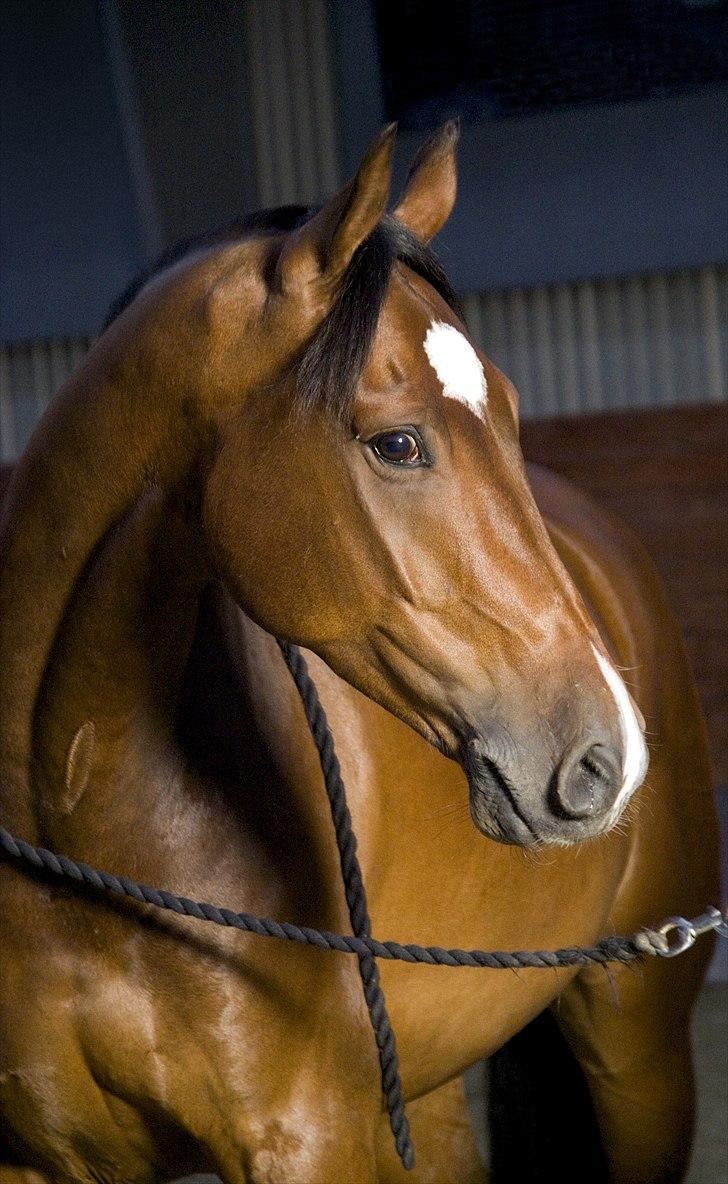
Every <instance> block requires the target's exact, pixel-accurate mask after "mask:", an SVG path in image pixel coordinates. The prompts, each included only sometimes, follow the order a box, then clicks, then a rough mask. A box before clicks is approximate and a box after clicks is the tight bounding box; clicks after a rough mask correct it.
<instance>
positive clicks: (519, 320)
mask: <svg viewBox="0 0 728 1184" xmlns="http://www.w3.org/2000/svg"><path fill="white" fill-rule="evenodd" d="M465 308H466V314H467V318H468V322H469V324H470V328H471V331H472V333H473V335H474V337H475V338H476V340H477V341H478V342H479V344H480V345H481V346H482V347H483V349H484V350H485V352H486V354H487V355H488V356H489V357H490V358H492V359H493V361H494V362H495V363H496V365H498V366H499V367H500V368H501V370H503V371H504V372H505V373H506V374H508V376H509V377H510V378H511V379H512V380H513V382H514V383H515V384H516V386H517V387H518V389H519V391H520V394H521V413H522V415H523V417H524V418H526V419H528V418H533V417H535V416H552V415H563V414H580V413H584V412H588V411H602V410H609V409H611V408H618V407H667V406H683V405H685V404H689V403H717V402H722V401H725V400H726V399H727V398H728V381H727V378H726V373H727V371H728V266H722V267H703V268H699V269H697V270H695V271H685V272H677V273H675V274H673V275H652V276H632V277H630V278H629V279H624V280H605V281H600V282H587V283H580V284H569V285H559V286H558V287H554V288H531V289H519V290H515V291H509V292H491V293H486V294H483V295H474V296H468V297H466V299H465ZM90 343H91V339H90V338H83V339H74V340H70V341H48V342H33V343H31V344H26V345H13V346H8V345H5V346H0V459H2V460H3V461H10V460H13V459H14V458H15V457H16V456H18V455H19V453H20V451H21V450H22V448H23V447H24V446H25V443H26V441H27V438H28V435H29V433H30V431H31V429H32V427H33V425H34V424H35V422H36V420H37V419H38V417H39V415H40V414H41V412H42V410H43V408H44V407H45V405H46V403H47V402H48V400H49V399H50V397H51V396H52V394H53V393H54V392H55V390H57V388H58V387H59V386H60V385H61V383H62V382H63V381H64V380H65V379H66V378H67V377H68V375H69V374H70V373H71V371H72V370H73V369H74V367H75V366H76V365H77V364H78V362H79V360H80V359H81V358H82V357H83V355H84V353H85V351H86V349H87V348H88V346H89V345H90Z"/></svg>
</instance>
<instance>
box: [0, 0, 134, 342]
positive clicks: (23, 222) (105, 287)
mask: <svg viewBox="0 0 728 1184" xmlns="http://www.w3.org/2000/svg"><path fill="white" fill-rule="evenodd" d="M3 25H4V34H5V35H4V37H3V38H2V49H1V50H0V55H1V56H0V111H1V113H2V116H1V117H2V155H1V157H0V257H1V259H2V271H1V273H0V340H5V341H15V340H19V339H20V340H22V339H28V338H33V337H51V336H70V335H76V334H82V333H87V332H90V331H92V330H95V329H96V327H97V326H98V322H99V313H100V310H101V309H103V308H105V307H106V305H107V304H108V302H109V300H110V298H111V297H112V296H113V294H114V293H116V292H118V291H119V289H120V288H121V287H122V286H123V285H124V284H125V283H126V282H127V280H128V278H129V276H130V275H131V274H132V273H133V272H134V271H135V270H136V269H137V268H138V267H139V265H140V264H141V262H142V258H143V250H142V242H141V237H140V231H139V226H138V222H137V217H136V211H135V203H134V195H133V192H132V187H131V182H130V177H129V171H128V167H127V161H126V157H125V152H124V144H123V138H122V130H121V126H120V122H119V118H118V113H117V107H116V103H115V97H114V91H113V86H112V83H111V79H110V76H109V72H108V69H107V64H106V61H105V58H104V53H103V46H102V41H101V36H100V31H99V26H98V24H97V22H96V19H95V16H94V5H93V3H92V2H91V0H55V2H54V3H48V2H45V3H43V2H41V0H5V2H4V4H3Z"/></svg>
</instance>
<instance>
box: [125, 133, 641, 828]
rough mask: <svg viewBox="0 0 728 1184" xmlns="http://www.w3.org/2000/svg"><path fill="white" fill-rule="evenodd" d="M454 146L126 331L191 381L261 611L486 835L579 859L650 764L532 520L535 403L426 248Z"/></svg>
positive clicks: (197, 270) (221, 515)
mask: <svg viewBox="0 0 728 1184" xmlns="http://www.w3.org/2000/svg"><path fill="white" fill-rule="evenodd" d="M456 139H457V131H456V128H455V126H454V125H452V124H448V125H446V126H445V127H444V128H443V129H442V130H441V131H440V132H439V133H438V134H436V135H435V136H434V137H433V138H432V139H431V140H430V141H429V142H428V143H427V144H426V145H425V146H424V148H423V149H422V150H421V151H420V153H419V155H418V157H417V159H416V160H415V163H414V166H413V168H412V170H411V172H410V175H409V178H408V180H407V183H406V186H405V189H404V192H403V195H402V197H401V199H400V201H399V203H398V204H397V206H396V208H395V210H394V213H393V214H388V213H387V206H388V202H389V195H390V181H391V176H390V175H391V161H392V151H393V144H394V133H393V129H392V128H388V129H386V130H385V131H384V132H383V133H382V134H381V135H380V136H379V138H378V139H377V140H376V141H375V142H374V144H373V145H372V147H371V148H370V149H369V151H368V153H367V155H366V156H365V158H364V160H363V162H362V164H361V166H360V168H359V171H358V172H357V174H356V176H355V178H354V179H353V181H352V182H351V183H350V184H349V185H347V186H346V187H345V188H344V189H342V190H341V192H340V193H338V194H337V195H336V196H335V197H333V198H332V199H331V200H330V201H328V202H327V203H326V204H325V205H324V206H323V207H322V208H320V209H319V210H318V211H316V212H313V213H311V214H310V216H309V215H308V214H303V213H301V212H300V211H296V210H290V209H289V210H287V211H286V210H284V211H281V212H279V214H278V216H277V217H275V216H274V217H271V218H269V219H267V220H266V219H264V218H263V219H259V220H258V221H257V223H253V224H251V226H250V228H249V230H248V232H247V233H246V234H244V235H243V236H242V237H236V238H233V239H232V240H228V241H218V242H215V243H211V244H210V245H209V246H208V247H206V248H205V249H200V250H198V251H197V252H196V253H193V254H191V255H190V256H189V257H188V258H187V259H185V260H184V261H183V262H182V263H181V264H178V265H177V267H176V268H173V269H172V270H170V271H168V272H167V273H166V274H165V275H163V276H161V277H160V278H158V279H157V280H156V281H155V282H154V283H152V284H150V285H148V286H147V288H146V289H145V292H144V293H142V296H141V299H140V300H137V301H135V302H134V305H133V306H132V308H131V309H129V310H127V313H125V314H124V317H122V318H120V320H121V321H122V322H123V321H124V318H125V317H127V316H130V315H131V316H134V315H136V317H137V322H138V321H139V318H140V317H142V319H143V320H144V324H145V325H146V333H147V337H148V339H150V340H152V341H153V343H154V345H155V348H156V349H157V350H158V351H160V350H161V352H162V353H163V354H164V357H165V358H166V359H167V364H168V365H169V364H171V365H174V364H175V362H174V359H175V356H176V355H177V354H178V355H179V357H180V358H182V356H184V358H185V359H187V375H186V378H185V385H186V387H188V388H189V390H190V391H191V394H190V395H189V398H188V400H187V407H188V410H187V412H186V413H185V414H186V417H187V418H186V421H185V422H187V421H188V420H189V419H193V420H194V421H195V423H197V424H199V425H200V439H202V440H203V441H204V447H203V448H202V450H201V453H200V457H199V472H200V474H201V475H200V482H201V485H200V513H201V520H202V523H203V529H204V536H205V538H206V540H207V544H208V545H209V551H210V556H211V560H212V564H213V566H214V569H215V571H216V573H217V574H218V575H219V577H220V578H221V579H222V580H223V581H224V583H225V584H226V586H227V588H228V589H229V591H230V592H231V594H232V595H233V597H234V598H235V600H236V601H237V603H238V604H239V606H240V607H241V608H242V609H243V611H244V612H245V613H246V614H247V615H248V616H249V617H250V618H251V619H252V620H253V621H255V622H256V623H257V624H259V625H260V626H262V627H263V628H264V629H266V630H268V631H269V632H271V633H274V634H277V635H279V636H281V637H284V638H286V639H288V640H290V641H293V642H296V643H298V644H300V645H302V646H305V647H308V648H310V649H311V650H313V651H315V652H316V653H317V654H318V655H320V657H321V658H322V659H323V660H324V661H325V662H326V663H328V664H329V666H330V667H331V668H332V669H333V670H334V671H335V672H336V673H337V674H338V675H340V676H341V677H342V678H343V679H345V680H346V681H348V682H349V683H351V684H352V685H353V686H355V687H356V688H358V689H359V690H360V691H362V692H363V693H364V694H366V695H368V696H369V697H371V698H372V699H373V700H375V701H376V702H377V703H379V704H381V705H382V706H383V707H385V708H386V709H387V710H389V711H391V712H393V713H394V714H395V715H397V716H398V717H400V718H401V719H402V720H404V721H405V722H406V723H407V724H409V725H411V727H412V728H414V729H415V730H416V731H417V732H419V733H420V734H421V735H422V736H423V737H425V738H426V739H427V740H428V741H429V742H431V743H432V744H434V745H436V746H437V747H438V748H439V749H440V750H441V751H442V752H444V753H445V754H447V755H448V756H450V757H452V758H454V759H456V760H459V761H460V762H461V763H462V765H463V767H464V769H465V770H466V772H467V776H468V781H469V786H470V803H471V813H472V817H473V819H474V822H475V824H476V825H477V827H478V828H479V829H480V830H481V831H482V832H483V833H485V834H487V835H490V836H492V837H493V838H495V839H499V840H501V841H504V842H510V843H516V844H519V845H523V846H528V845H532V844H535V843H540V842H546V843H573V842H577V841H580V840H583V839H585V838H588V837H590V836H594V835H596V834H599V833H601V832H603V831H605V830H608V829H609V828H610V827H611V826H613V825H614V823H615V822H616V821H617V819H618V818H619V816H620V814H621V812H622V810H623V808H624V806H625V804H626V803H627V801H628V800H629V798H630V796H631V795H632V793H633V792H634V790H635V789H636V788H637V787H638V785H639V784H640V782H641V781H642V778H643V776H644V773H645V770H646V763H647V754H646V746H645V742H644V739H643V734H642V727H641V723H640V717H639V715H638V713H637V711H636V709H635V706H634V705H633V703H632V700H631V698H630V696H629V694H628V692H627V690H626V687H625V684H624V682H623V681H622V679H621V677H620V675H619V674H618V672H617V670H616V668H615V665H614V663H613V661H612V659H611V657H610V656H609V654H608V652H607V651H606V649H605V647H604V644H603V642H602V640H601V639H600V636H599V634H598V632H597V630H596V628H595V625H594V624H593V622H592V620H591V619H590V617H589V614H588V612H587V610H586V608H585V606H584V604H583V602H582V600H581V598H580V596H579V593H578V592H577V590H576V588H575V586H574V584H573V583H572V580H571V578H570V576H569V575H568V573H567V571H566V570H565V568H564V566H563V565H562V563H561V561H560V559H559V557H558V555H557V553H556V551H555V549H554V546H553V544H552V542H551V539H550V537H549V534H548V532H547V529H546V526H545V524H544V522H543V520H542V518H541V516H540V514H539V512H538V509H537V507H536V505H535V502H534V500H533V497H532V494H531V491H530V488H529V484H528V480H527V477H526V473H525V470H524V464H523V459H522V456H521V453H520V449H519V443H518V420H517V394H516V391H515V390H514V388H513V386H512V384H511V383H510V382H509V381H508V379H507V378H506V377H505V376H504V375H503V374H501V373H500V372H499V370H498V369H497V368H496V367H495V366H494V365H493V364H492V363H491V362H490V361H489V360H488V359H487V358H486V357H485V356H484V355H483V354H482V353H481V352H480V351H479V350H478V349H477V347H476V346H475V345H474V343H473V342H472V341H471V339H470V337H469V336H468V332H467V329H466V328H465V326H464V324H463V322H462V320H461V318H460V316H459V315H458V311H457V302H456V300H455V297H454V296H453V293H452V291H451V289H450V286H449V284H448V282H447V279H446V277H445V276H444V274H443V272H442V270H441V268H440V267H439V266H438V264H437V263H436V261H435V259H434V256H433V255H432V253H431V252H430V250H429V248H428V246H427V243H428V242H429V240H430V239H431V238H432V237H433V236H434V235H435V234H436V233H437V232H438V231H439V229H440V228H441V226H442V225H443V224H444V222H445V221H446V219H447V218H448V216H449V214H450V212H451V209H452V207H453V204H454V201H455V190H456V168H455V143H456ZM134 308H137V313H136V314H134V311H133V310H134ZM138 308H141V309H142V311H141V312H139V311H138ZM150 335H151V336H150ZM162 343H163V345H164V348H163V349H162ZM168 382H169V380H168ZM190 408H191V410H190ZM182 430H183V427H182V425H181V426H180V431H182ZM184 430H186V429H184Z"/></svg>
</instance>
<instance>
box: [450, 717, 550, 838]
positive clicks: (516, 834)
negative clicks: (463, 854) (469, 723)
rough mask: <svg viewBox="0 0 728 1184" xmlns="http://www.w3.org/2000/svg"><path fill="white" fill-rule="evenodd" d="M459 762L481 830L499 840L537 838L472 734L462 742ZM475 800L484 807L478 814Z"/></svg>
mask: <svg viewBox="0 0 728 1184" xmlns="http://www.w3.org/2000/svg"><path fill="white" fill-rule="evenodd" d="M463 764H464V766H465V771H466V773H467V777H468V784H469V786H470V814H471V817H472V819H473V822H474V823H475V825H476V826H477V828H478V830H480V831H481V832H482V833H483V834H486V835H487V836H488V837H489V838H493V839H496V840H497V841H498V842H501V843H514V844H516V845H518V846H519V847H531V846H533V845H534V844H535V843H538V842H540V841H541V838H540V836H539V835H538V834H537V833H536V831H535V830H534V829H533V827H532V826H531V823H530V822H529V820H528V818H527V817H526V815H525V814H524V812H523V810H522V808H521V806H520V804H519V802H518V798H517V796H516V794H515V792H514V790H513V787H512V786H511V785H510V784H509V782H508V781H507V779H506V778H505V777H504V776H503V773H502V772H501V770H500V769H499V768H498V766H497V765H496V763H495V762H494V761H493V760H491V759H490V758H489V757H488V756H486V755H485V753H484V752H483V751H482V747H481V746H480V744H479V743H478V742H477V740H475V739H474V738H471V739H470V741H469V742H468V743H467V744H466V745H465V746H464V752H463ZM479 804H484V805H485V806H486V807H487V813H488V817H487V819H486V818H483V817H481V811H480V810H479V809H478V806H479Z"/></svg>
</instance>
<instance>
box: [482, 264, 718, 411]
mask: <svg viewBox="0 0 728 1184" xmlns="http://www.w3.org/2000/svg"><path fill="white" fill-rule="evenodd" d="M465 308H466V315H467V319H468V323H469V325H470V329H471V332H472V334H473V336H474V337H475V339H476V340H477V341H478V343H479V344H480V345H481V346H482V348H483V349H484V351H485V353H486V354H487V355H488V356H489V357H490V358H492V359H493V361H494V362H495V363H496V365H497V366H499V367H500V369H501V370H503V371H504V373H506V374H507V375H508V376H509V378H511V379H512V381H513V382H514V383H515V385H516V386H517V388H518V390H519V391H520V394H521V408H522V413H523V415H524V416H525V417H531V418H532V417H534V416H553V415H563V414H578V413H583V412H588V411H602V410H609V409H610V408H617V407H666V406H681V405H684V404H686V403H714V402H721V401H723V400H725V399H726V398H727V397H728V381H727V379H726V371H727V370H728V266H725V265H724V266H719V267H701V268H698V269H696V270H694V271H681V272H675V273H672V274H669V275H644V276H630V277H629V278H628V279H616V280H600V281H593V282H591V281H586V282H582V283H578V284H559V285H557V286H555V287H550V288H525V289H514V290H511V291H508V292H492V293H486V294H482V295H475V296H469V297H467V298H466V300H465Z"/></svg>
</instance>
